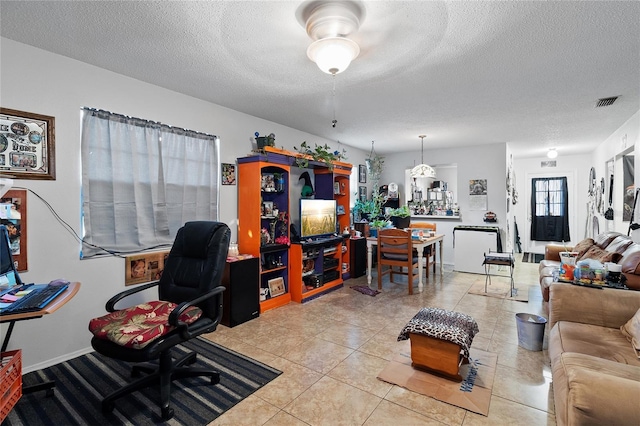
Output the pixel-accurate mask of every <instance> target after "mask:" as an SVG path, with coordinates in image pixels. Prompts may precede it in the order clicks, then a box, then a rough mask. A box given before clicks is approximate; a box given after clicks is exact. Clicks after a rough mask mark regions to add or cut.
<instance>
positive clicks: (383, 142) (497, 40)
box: [0, 0, 640, 157]
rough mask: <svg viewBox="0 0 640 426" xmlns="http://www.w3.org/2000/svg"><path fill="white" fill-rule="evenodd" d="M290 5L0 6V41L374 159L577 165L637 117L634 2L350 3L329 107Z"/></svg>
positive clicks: (639, 86) (639, 35) (638, 30)
mask: <svg viewBox="0 0 640 426" xmlns="http://www.w3.org/2000/svg"><path fill="white" fill-rule="evenodd" d="M301 4H302V2H299V1H294V2H292V1H172V2H169V1H162V2H146V1H135V2H134V1H113V2H112V1H69V2H60V1H5V0H2V1H1V2H0V25H1V26H0V34H1V35H2V37H6V38H9V39H12V40H15V41H18V42H22V43H25V44H29V45H32V46H35V47H38V48H42V49H45V50H48V51H51V52H54V53H58V54H61V55H64V56H68V57H70V58H74V59H77V60H79V61H83V62H87V63H90V64H93V65H97V66H99V67H101V68H105V69H108V70H111V71H114V72H117V73H120V74H124V75H127V76H130V77H133V78H136V79H139V80H142V81H145V82H149V83H152V84H155V85H158V86H162V87H165V88H168V89H171V90H174V91H177V92H181V93H184V94H187V95H190V96H194V97H197V98H200V99H203V100H207V101H210V102H213V103H216V104H219V105H223V106H226V107H229V108H231V109H234V110H238V111H242V112H245V113H247V114H250V115H254V116H257V117H261V118H264V119H267V120H271V121H274V122H277V123H281V124H284V125H287V126H290V127H293V128H296V129H300V130H302V131H305V132H308V133H311V134H315V135H318V136H321V137H324V138H327V139H330V140H336V141H337V140H339V141H340V142H341V143H342V144H344V145H348V146H353V147H358V148H361V149H364V150H367V151H368V150H369V149H370V148H371V141H372V140H375V141H376V143H375V147H376V151H377V152H380V153H388V152H393V151H415V150H419V148H420V139H419V138H418V135H419V134H426V135H427V138H426V139H425V150H428V149H429V148H431V147H436V148H439V147H452V146H469V145H475V144H486V143H498V142H507V143H509V144H510V146H511V148H512V151H513V153H514V156H516V157H525V156H535V155H542V154H543V153H544V152H545V151H546V149H547V148H548V147H552V146H554V147H557V148H558V151H559V153H560V154H561V155H563V154H571V153H584V152H590V151H592V150H593V148H594V147H595V146H597V145H598V144H599V143H601V142H602V141H603V140H605V139H606V138H607V137H609V136H610V135H611V134H612V133H613V132H614V131H615V130H616V129H617V128H619V127H620V126H621V125H622V124H623V123H624V122H625V121H627V120H628V119H629V118H630V117H631V116H632V115H633V114H634V113H635V112H637V111H638V110H639V109H640V25H639V22H640V2H637V1H621V2H604V1H603V2H586V1H562V2H551V1H548V2H521V1H506V2H498V1H475V2H458V1H455V2H453V1H364V2H363V4H364V7H365V9H366V16H365V18H364V20H363V23H362V24H361V26H360V30H359V31H358V32H357V33H356V34H354V35H353V36H352V39H354V40H355V41H356V42H357V43H358V44H359V45H360V48H361V53H360V56H359V57H358V58H357V59H356V60H355V61H354V62H352V64H351V66H350V67H349V68H348V69H347V70H346V71H345V72H344V73H342V74H339V75H338V76H336V77H335V87H336V89H335V97H334V96H333V94H332V93H333V90H332V89H333V84H334V78H333V77H332V76H329V75H327V74H324V73H322V72H321V71H320V70H319V69H318V68H317V67H316V65H315V64H314V63H313V62H311V61H309V59H307V57H306V49H307V46H308V45H309V44H310V43H311V39H310V38H309V37H308V36H307V34H306V32H305V30H304V28H303V27H302V26H301V25H300V23H299V22H298V21H297V19H296V13H297V12H298V10H299V8H300V7H301ZM618 95H619V96H620V99H618V100H617V101H616V102H615V103H614V104H613V105H612V106H609V107H606V108H594V105H595V103H596V101H597V99H598V98H603V97H608V96H618ZM334 109H335V115H336V118H337V120H338V124H337V126H336V127H335V128H333V127H332V126H331V120H332V119H333V115H334Z"/></svg>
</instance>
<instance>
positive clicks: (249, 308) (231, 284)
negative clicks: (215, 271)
mask: <svg viewBox="0 0 640 426" xmlns="http://www.w3.org/2000/svg"><path fill="white" fill-rule="evenodd" d="M259 262H260V259H259V258H257V257H254V258H251V259H243V260H238V261H235V262H227V264H226V266H225V268H224V275H223V276H222V285H223V286H224V287H225V288H226V290H225V291H224V293H223V306H222V320H221V321H220V322H221V323H222V324H223V325H226V326H227V327H235V326H236V325H239V324H242V323H244V322H247V321H250V320H252V319H254V318H257V317H259V316H260V263H259Z"/></svg>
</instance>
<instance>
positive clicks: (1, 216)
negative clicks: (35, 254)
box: [0, 189, 28, 272]
mask: <svg viewBox="0 0 640 426" xmlns="http://www.w3.org/2000/svg"><path fill="white" fill-rule="evenodd" d="M0 224H2V225H4V226H5V227H6V228H7V233H8V234H9V247H10V248H11V256H12V257H13V261H14V262H15V263H16V270H17V271H18V272H25V271H27V270H28V264H27V191H26V190H24V189H12V190H9V191H7V192H6V194H4V195H3V196H2V198H0Z"/></svg>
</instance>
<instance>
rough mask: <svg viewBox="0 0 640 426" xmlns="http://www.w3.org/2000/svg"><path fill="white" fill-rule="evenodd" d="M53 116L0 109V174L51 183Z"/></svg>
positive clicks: (54, 174)
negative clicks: (44, 180)
mask: <svg viewBox="0 0 640 426" xmlns="http://www.w3.org/2000/svg"><path fill="white" fill-rule="evenodd" d="M54 120H55V119H54V117H50V116H48V115H41V114H34V113H31V112H24V111H18V110H14V109H8V108H0V173H2V175H3V176H5V177H10V178H14V179H47V180H55V178H56V166H55V136H54V135H55V125H54Z"/></svg>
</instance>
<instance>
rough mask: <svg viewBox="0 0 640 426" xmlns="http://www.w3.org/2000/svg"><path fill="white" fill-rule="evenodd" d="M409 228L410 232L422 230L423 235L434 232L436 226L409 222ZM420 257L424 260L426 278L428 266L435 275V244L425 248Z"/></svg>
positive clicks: (427, 223)
mask: <svg viewBox="0 0 640 426" xmlns="http://www.w3.org/2000/svg"><path fill="white" fill-rule="evenodd" d="M409 228H411V231H416V230H422V231H424V233H425V234H426V233H427V232H429V231H433V232H436V224H435V223H432V222H411V224H410V225H409ZM422 256H423V257H424V259H425V262H424V267H425V269H426V270H427V278H429V266H431V267H432V268H433V273H434V274H435V273H436V250H435V244H433V245H430V246H427V247H425V248H424V250H423V252H422Z"/></svg>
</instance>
